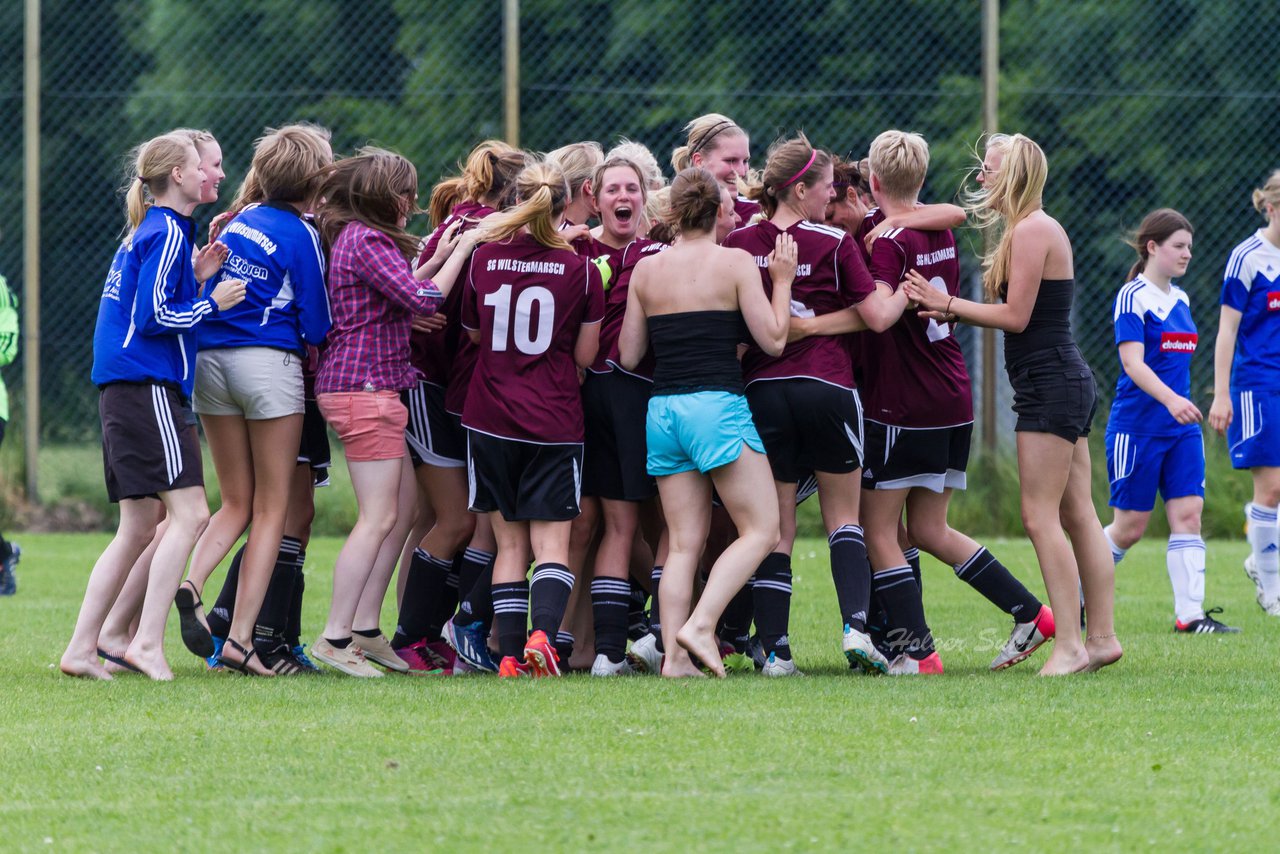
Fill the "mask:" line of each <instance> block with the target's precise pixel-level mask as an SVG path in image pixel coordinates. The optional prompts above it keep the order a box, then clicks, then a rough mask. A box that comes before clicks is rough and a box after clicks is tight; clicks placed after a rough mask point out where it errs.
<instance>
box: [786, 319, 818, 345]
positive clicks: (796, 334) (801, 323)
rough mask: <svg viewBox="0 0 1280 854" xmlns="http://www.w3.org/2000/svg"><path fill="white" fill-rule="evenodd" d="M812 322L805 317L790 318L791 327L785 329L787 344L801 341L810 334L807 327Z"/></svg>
mask: <svg viewBox="0 0 1280 854" xmlns="http://www.w3.org/2000/svg"><path fill="white" fill-rule="evenodd" d="M811 322H812V321H811V320H810V318H807V317H793V318H791V325H790V326H788V327H787V343H788V344H790V343H791V342H793V341H803V340H804V339H806V338H808V337H809V335H810V334H811V332H810V329H809V325H810V323H811Z"/></svg>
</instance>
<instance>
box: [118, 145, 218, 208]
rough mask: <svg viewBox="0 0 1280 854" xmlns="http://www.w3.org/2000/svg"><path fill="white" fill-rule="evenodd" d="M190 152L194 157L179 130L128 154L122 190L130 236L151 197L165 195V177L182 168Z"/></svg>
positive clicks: (151, 200)
mask: <svg viewBox="0 0 1280 854" xmlns="http://www.w3.org/2000/svg"><path fill="white" fill-rule="evenodd" d="M193 151H195V152H196V156H197V157H198V156H199V152H198V151H197V149H196V145H195V142H194V141H192V138H191V133H190V131H185V130H180V131H170V132H169V133H166V134H162V135H160V136H157V137H154V138H153V139H149V140H147V141H146V142H144V143H142V144H141V145H139V146H138V147H137V148H135V149H134V150H133V151H132V152H130V155H131V160H132V163H131V165H130V168H129V172H128V184H127V185H126V186H125V188H124V190H125V197H124V199H125V212H126V214H127V215H128V217H129V229H128V230H129V232H130V233H132V232H134V231H136V230H137V228H138V226H140V225H142V220H143V218H144V217H146V215H147V209H148V208H150V207H151V205H152V204H154V203H155V197H156V196H158V195H162V194H164V193H165V192H166V191H168V189H169V175H170V174H171V173H172V172H173V170H174V169H181V168H182V167H183V166H184V165H186V163H187V160H188V159H189V158H190V156H191V153H192V152H193Z"/></svg>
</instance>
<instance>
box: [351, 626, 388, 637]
mask: <svg viewBox="0 0 1280 854" xmlns="http://www.w3.org/2000/svg"><path fill="white" fill-rule="evenodd" d="M351 634H353V635H359V636H360V637H362V638H370V639H372V638H376V637H377V636H378V635H380V634H382V630H381V629H379V628H377V627H376V626H375V627H374V628H372V629H352V630H351Z"/></svg>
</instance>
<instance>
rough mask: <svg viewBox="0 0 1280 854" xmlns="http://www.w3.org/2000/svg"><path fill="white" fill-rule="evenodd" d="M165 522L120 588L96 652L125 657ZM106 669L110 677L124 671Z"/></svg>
mask: <svg viewBox="0 0 1280 854" xmlns="http://www.w3.org/2000/svg"><path fill="white" fill-rule="evenodd" d="M168 521H169V520H168V519H162V520H161V521H160V525H159V527H157V528H156V534H155V536H154V537H152V538H151V543H150V545H148V546H147V548H146V550H144V551H143V552H142V555H141V556H140V557H139V558H138V559H137V560H136V561H134V564H133V569H131V570H129V577H128V579H127V580H126V581H125V583H124V587H122V588H120V595H119V596H117V597H116V603H115V604H114V605H112V606H111V613H109V614H107V621H106V622H105V623H103V625H102V631H101V632H99V633H98V648H99V649H103V650H106V651H107V652H109V653H111V654H112V655H124V651H125V650H126V649H128V648H129V642H130V641H131V640H133V634H134V627H135V625H136V623H137V619H138V615H139V613H141V611H142V600H143V599H144V598H146V595H147V577H148V575H149V574H150V572H151V559H152V558H153V557H154V556H155V553H156V546H158V545H160V539H161V538H162V537H163V536H164V533H165V531H167V530H168V528H169V525H168ZM105 667H106V668H107V670H108V671H109V672H111V673H115V672H117V671H119V670H123V669H124V668H123V667H121V666H120V665H118V664H115V663H113V662H110V661H108V662H107V663H106V665H105Z"/></svg>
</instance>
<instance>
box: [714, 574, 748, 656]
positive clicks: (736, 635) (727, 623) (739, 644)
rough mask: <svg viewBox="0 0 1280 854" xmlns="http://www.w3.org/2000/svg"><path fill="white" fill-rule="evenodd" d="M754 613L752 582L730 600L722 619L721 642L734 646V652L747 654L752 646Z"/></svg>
mask: <svg viewBox="0 0 1280 854" xmlns="http://www.w3.org/2000/svg"><path fill="white" fill-rule="evenodd" d="M754 612H755V602H754V601H753V600H752V596H751V582H747V583H746V584H744V585H743V586H742V589H741V590H739V591H738V592H737V593H735V594H734V596H733V598H732V599H730V600H729V604H728V605H727V606H726V607H725V609H724V614H723V615H721V617H720V632H719V634H720V640H721V641H725V642H728V643H729V644H732V646H733V651H734V652H746V651H747V648H748V647H750V646H751V618H752V617H753V616H754Z"/></svg>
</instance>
